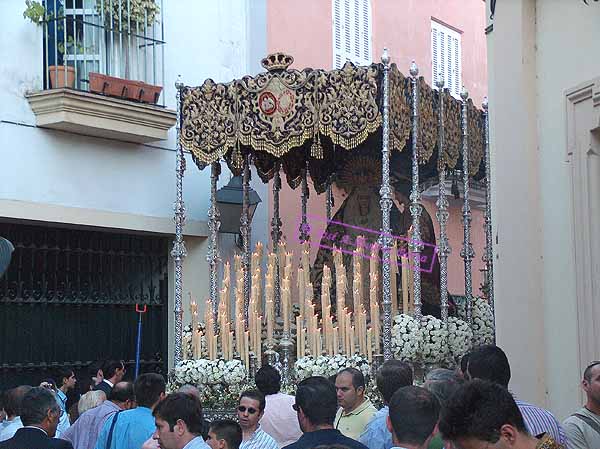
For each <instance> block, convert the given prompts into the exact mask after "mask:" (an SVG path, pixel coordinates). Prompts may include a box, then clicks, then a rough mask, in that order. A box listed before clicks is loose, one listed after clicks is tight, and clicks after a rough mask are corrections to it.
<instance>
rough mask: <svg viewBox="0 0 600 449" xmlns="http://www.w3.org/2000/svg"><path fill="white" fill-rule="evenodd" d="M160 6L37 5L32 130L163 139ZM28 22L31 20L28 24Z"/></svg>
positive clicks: (50, 0) (70, 1)
mask: <svg viewBox="0 0 600 449" xmlns="http://www.w3.org/2000/svg"><path fill="white" fill-rule="evenodd" d="M162 6H163V0H154V1H153V0H45V1H44V2H43V3H42V4H41V5H40V8H41V11H42V16H41V17H40V18H39V21H38V22H36V23H39V24H40V26H42V27H43V35H44V58H43V61H40V63H41V64H43V73H44V89H43V90H42V91H41V92H35V93H31V94H29V95H28V96H27V98H28V100H29V104H30V106H31V108H32V110H33V112H34V114H35V116H36V123H37V125H38V126H40V127H44V128H53V129H60V130H65V131H70V132H74V133H78V134H84V135H92V136H100V137H109V138H114V139H119V140H123V141H128V142H140V143H142V142H152V141H157V140H165V139H166V138H167V133H168V130H169V129H170V128H171V127H172V126H173V125H174V124H175V121H176V113H175V111H172V110H168V109H167V108H166V107H165V98H164V93H163V92H162V90H163V89H162V88H163V84H164V52H165V45H166V42H165V41H164V27H163V12H162V11H163V8H162ZM32 21H34V22H35V18H32Z"/></svg>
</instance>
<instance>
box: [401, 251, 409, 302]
mask: <svg viewBox="0 0 600 449" xmlns="http://www.w3.org/2000/svg"><path fill="white" fill-rule="evenodd" d="M400 261H401V263H402V313H405V314H408V276H409V274H408V258H406V257H404V256H402V257H401V258H400Z"/></svg>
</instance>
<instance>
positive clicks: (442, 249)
mask: <svg viewBox="0 0 600 449" xmlns="http://www.w3.org/2000/svg"><path fill="white" fill-rule="evenodd" d="M436 86H437V88H438V91H439V95H440V103H439V115H438V173H439V189H438V199H437V202H436V206H437V208H438V210H437V211H436V213H435V215H436V217H437V220H438V223H439V224H440V241H439V246H438V248H439V251H438V254H439V259H440V305H441V315H442V321H443V322H444V325H447V324H448V256H449V255H450V253H451V251H452V250H451V248H450V243H449V242H448V233H447V225H448V218H449V216H450V214H449V212H448V206H449V204H448V199H447V198H446V162H445V160H444V151H445V149H444V144H445V142H444V139H445V137H446V136H445V133H444V98H445V96H446V92H445V91H444V79H443V78H441V77H440V78H439V79H438V81H437V82H436Z"/></svg>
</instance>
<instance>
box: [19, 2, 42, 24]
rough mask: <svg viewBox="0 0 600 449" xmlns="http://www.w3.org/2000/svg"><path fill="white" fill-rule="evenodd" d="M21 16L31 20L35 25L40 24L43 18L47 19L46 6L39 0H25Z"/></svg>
mask: <svg viewBox="0 0 600 449" xmlns="http://www.w3.org/2000/svg"><path fill="white" fill-rule="evenodd" d="M23 18H25V19H29V20H31V21H32V22H33V23H35V24H36V25H41V24H42V22H43V21H44V20H47V19H48V15H47V14H46V8H45V7H44V5H42V4H41V3H40V2H38V1H35V0H25V11H23Z"/></svg>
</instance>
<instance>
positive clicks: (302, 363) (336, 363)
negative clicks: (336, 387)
mask: <svg viewBox="0 0 600 449" xmlns="http://www.w3.org/2000/svg"><path fill="white" fill-rule="evenodd" d="M349 367H353V368H356V369H358V370H360V371H361V372H362V373H363V375H364V376H365V377H368V376H369V374H370V372H371V366H370V365H369V362H368V360H367V359H365V358H364V357H361V356H359V355H353V356H351V357H347V356H345V355H342V354H337V355H334V356H325V355H320V356H318V357H316V358H315V357H313V356H312V355H307V356H304V357H302V358H300V359H298V360H297V361H296V363H295V364H294V368H295V371H296V379H297V380H298V381H301V380H303V379H306V378H307V377H311V376H323V377H330V376H333V375H335V374H337V373H338V372H339V371H341V370H343V369H344V368H349Z"/></svg>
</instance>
